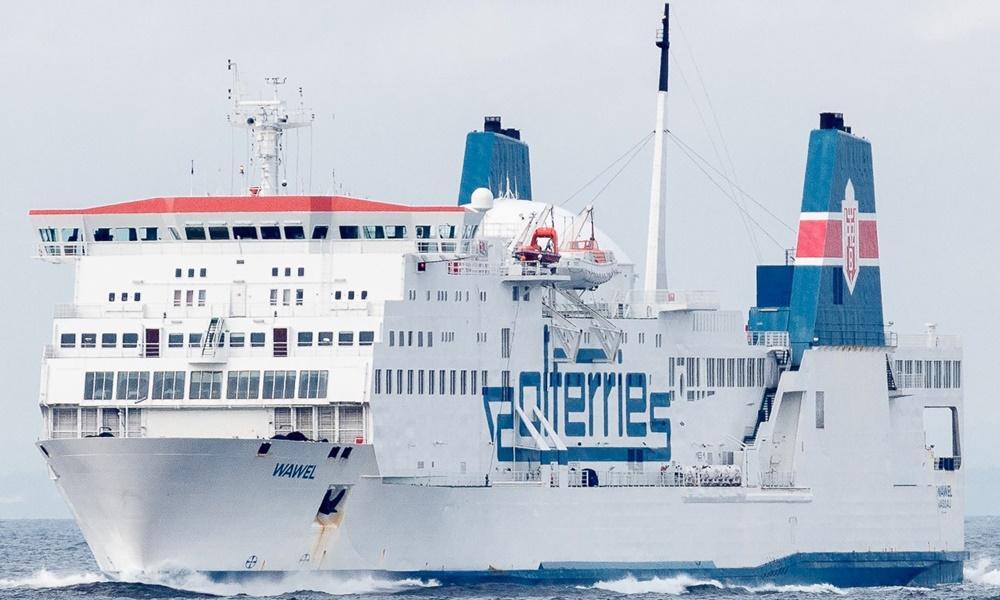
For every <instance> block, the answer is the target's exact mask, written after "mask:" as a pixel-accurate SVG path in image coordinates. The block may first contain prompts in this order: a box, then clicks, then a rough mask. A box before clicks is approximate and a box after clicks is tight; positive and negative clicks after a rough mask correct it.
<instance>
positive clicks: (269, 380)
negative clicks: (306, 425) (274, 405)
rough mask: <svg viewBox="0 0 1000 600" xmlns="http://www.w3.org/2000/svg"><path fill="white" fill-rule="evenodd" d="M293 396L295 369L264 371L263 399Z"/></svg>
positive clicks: (280, 398)
mask: <svg viewBox="0 0 1000 600" xmlns="http://www.w3.org/2000/svg"><path fill="white" fill-rule="evenodd" d="M294 397H295V371H264V391H263V398H264V399H265V400H271V399H275V400H284V399H290V398H294Z"/></svg>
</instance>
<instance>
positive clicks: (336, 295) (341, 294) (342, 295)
mask: <svg viewBox="0 0 1000 600" xmlns="http://www.w3.org/2000/svg"><path fill="white" fill-rule="evenodd" d="M358 296H359V297H360V298H361V299H362V300H366V299H367V298H368V290H361V291H360V292H358ZM354 297H355V294H354V290H334V291H333V299H334V300H344V299H347V300H354Z"/></svg>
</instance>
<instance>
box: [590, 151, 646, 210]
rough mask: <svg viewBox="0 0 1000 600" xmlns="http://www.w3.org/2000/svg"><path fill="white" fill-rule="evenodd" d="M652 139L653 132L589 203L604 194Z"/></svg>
mask: <svg viewBox="0 0 1000 600" xmlns="http://www.w3.org/2000/svg"><path fill="white" fill-rule="evenodd" d="M651 139H653V136H652V134H650V135H649V136H647V137H646V140H645V141H644V142H643V143H642V145H641V146H639V147H638V148H636V150H635V152H633V153H632V156H629V157H628V160H626V161H625V162H624V163H623V164H622V166H621V167H620V168H619V169H618V170H617V171H615V174H614V175H612V176H611V179H609V180H608V181H607V182H606V183H605V184H604V185H603V186H602V187H601V189H599V190H597V193H596V194H594V196H593V198H591V199H590V202H588V203H587V204H591V205H592V204H593V203H594V201H595V200H597V197H598V196H600V195H601V194H603V193H604V190H606V189H608V186H609V185H611V184H612V182H614V180H615V179H617V178H618V176H619V175H621V173H622V171H624V170H625V167H627V166H628V165H629V163H631V162H632V160H633V159H634V158H635V157H636V156H639V154H640V153H641V152H642V149H643V148H645V147H646V144H648V143H649V140H651Z"/></svg>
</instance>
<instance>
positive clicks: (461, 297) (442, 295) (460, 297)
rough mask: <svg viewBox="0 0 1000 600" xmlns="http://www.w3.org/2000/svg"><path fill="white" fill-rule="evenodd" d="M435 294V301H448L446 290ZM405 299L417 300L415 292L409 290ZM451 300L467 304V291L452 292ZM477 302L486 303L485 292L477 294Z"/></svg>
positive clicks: (429, 293)
mask: <svg viewBox="0 0 1000 600" xmlns="http://www.w3.org/2000/svg"><path fill="white" fill-rule="evenodd" d="M525 289H527V288H525ZM435 294H436V295H435V299H436V300H437V301H438V302H447V301H448V290H437V291H436V292H435ZM406 297H407V298H408V299H409V300H416V299H417V290H409V291H408V292H407V294H406ZM451 300H452V302H468V301H469V290H464V291H463V290H453V291H452V296H451ZM427 301H428V302H430V301H431V290H427ZM479 301H480V302H486V292H485V291H480V292H479Z"/></svg>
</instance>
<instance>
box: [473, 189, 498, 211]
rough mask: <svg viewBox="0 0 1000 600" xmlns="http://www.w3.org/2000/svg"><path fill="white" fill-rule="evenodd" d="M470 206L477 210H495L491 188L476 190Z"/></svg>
mask: <svg viewBox="0 0 1000 600" xmlns="http://www.w3.org/2000/svg"><path fill="white" fill-rule="evenodd" d="M469 205H470V206H471V207H472V208H474V209H476V210H490V209H491V208H493V192H491V191H490V189H489V188H484V187H479V188H476V189H475V190H473V191H472V196H471V197H470V198H469Z"/></svg>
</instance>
